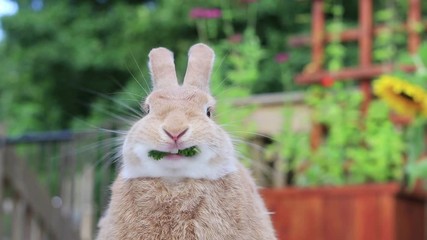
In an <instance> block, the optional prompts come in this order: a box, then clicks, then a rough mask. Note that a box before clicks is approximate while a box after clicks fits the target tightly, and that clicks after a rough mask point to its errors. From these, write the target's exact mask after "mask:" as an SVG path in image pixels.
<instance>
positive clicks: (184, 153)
mask: <svg viewBox="0 0 427 240" xmlns="http://www.w3.org/2000/svg"><path fill="white" fill-rule="evenodd" d="M199 152H200V150H199V148H198V147H197V146H192V147H189V148H184V149H179V150H178V151H177V152H162V151H157V150H151V151H149V152H148V156H149V157H151V158H153V159H154V160H161V159H163V158H164V157H168V159H177V158H180V157H193V156H195V155H197V154H198V153H199Z"/></svg>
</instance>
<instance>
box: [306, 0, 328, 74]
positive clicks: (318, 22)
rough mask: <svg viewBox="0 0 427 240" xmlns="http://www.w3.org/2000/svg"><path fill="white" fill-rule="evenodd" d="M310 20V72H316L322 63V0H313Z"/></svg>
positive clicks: (323, 28) (323, 21)
mask: <svg viewBox="0 0 427 240" xmlns="http://www.w3.org/2000/svg"><path fill="white" fill-rule="evenodd" d="M312 16H313V18H312V20H311V32H312V37H311V41H312V42H311V46H312V48H311V52H312V53H311V57H312V60H311V64H312V65H311V67H312V68H311V69H309V71H310V73H311V72H317V71H319V70H320V69H321V67H322V63H323V54H324V53H323V52H324V46H323V36H324V35H323V34H324V33H323V32H324V30H325V17H324V14H323V0H314V1H313V8H312Z"/></svg>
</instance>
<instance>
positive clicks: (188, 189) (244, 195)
mask: <svg viewBox="0 0 427 240" xmlns="http://www.w3.org/2000/svg"><path fill="white" fill-rule="evenodd" d="M112 191H113V197H112V199H111V203H110V208H109V210H108V212H107V215H106V217H104V219H102V221H101V222H100V224H99V225H100V227H101V232H100V233H99V236H98V240H101V239H102V240H113V239H114V240H117V239H121V240H128V239H129V240H131V239H132V240H140V239H144V240H162V239H164V240H166V239H167V240H178V239H180V240H196V239H207V240H208V239H209V240H235V239H239V240H240V239H242V240H271V239H276V238H275V236H274V232H273V229H272V226H271V223H270V220H269V216H268V213H267V212H266V210H265V207H264V204H263V202H262V200H261V198H260V197H259V195H258V193H257V189H256V186H255V185H254V184H253V181H252V180H251V178H250V177H249V175H248V172H247V171H246V170H245V169H243V168H242V167H240V169H239V171H238V172H235V173H232V174H229V175H227V176H225V177H223V178H221V179H218V180H203V179H186V180H184V181H180V182H169V181H167V180H158V179H154V178H140V179H130V180H125V179H123V178H120V177H119V178H118V179H117V180H116V182H115V183H114V185H113V189H112Z"/></svg>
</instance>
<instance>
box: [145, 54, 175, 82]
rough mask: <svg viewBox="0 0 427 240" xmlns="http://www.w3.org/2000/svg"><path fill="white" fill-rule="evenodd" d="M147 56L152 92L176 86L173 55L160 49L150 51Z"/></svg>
mask: <svg viewBox="0 0 427 240" xmlns="http://www.w3.org/2000/svg"><path fill="white" fill-rule="evenodd" d="M148 56H149V61H148V67H149V68H150V72H151V79H152V81H153V90H156V89H160V88H167V87H173V86H178V79H177V77H176V72H175V63H174V60H173V53H172V52H171V51H169V50H168V49H166V48H162V47H161V48H154V49H153V50H151V51H150V53H149V54H148Z"/></svg>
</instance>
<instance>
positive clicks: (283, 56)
mask: <svg viewBox="0 0 427 240" xmlns="http://www.w3.org/2000/svg"><path fill="white" fill-rule="evenodd" d="M275 60H276V62H277V63H284V62H286V61H288V60H289V54H287V53H284V52H281V53H278V54H277V55H276V57H275Z"/></svg>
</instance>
